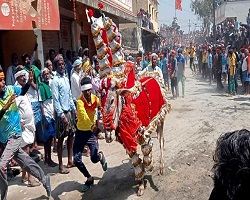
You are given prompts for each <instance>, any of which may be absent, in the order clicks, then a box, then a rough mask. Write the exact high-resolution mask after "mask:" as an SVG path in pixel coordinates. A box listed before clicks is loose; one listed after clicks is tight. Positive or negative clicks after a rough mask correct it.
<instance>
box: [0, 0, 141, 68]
mask: <svg viewBox="0 0 250 200" xmlns="http://www.w3.org/2000/svg"><path fill="white" fill-rule="evenodd" d="M45 1H47V2H48V4H46V5H47V7H46V5H45V4H41V6H42V8H43V9H44V8H45V7H46V9H47V11H48V12H49V11H51V9H52V7H51V5H50V4H49V3H51V2H54V3H55V4H56V5H57V10H59V13H58V16H56V17H55V16H54V15H53V16H52V14H54V13H55V12H56V11H54V12H52V11H51V12H50V15H49V14H47V15H46V16H43V17H44V19H46V20H47V21H48V20H50V22H51V23H53V24H56V26H54V27H49V28H47V29H43V28H41V27H40V26H38V27H37V29H39V30H38V31H37V32H38V35H39V36H38V38H36V36H35V34H34V31H33V28H34V27H32V26H33V22H32V21H36V22H39V23H40V22H41V23H43V24H45V20H44V19H43V20H42V21H41V20H40V21H39V19H38V20H37V19H36V18H32V19H29V18H27V19H26V22H27V23H28V24H29V27H21V28H20V29H19V30H16V29H15V28H13V27H12V26H11V25H10V26H9V27H7V28H6V27H5V26H3V24H0V64H1V66H2V68H3V69H4V71H6V70H7V68H8V66H9V65H10V64H11V54H12V53H17V54H18V56H19V62H20V63H21V55H23V54H24V53H28V54H31V53H32V52H33V49H34V46H35V43H36V42H37V43H38V50H37V54H36V58H38V59H40V60H41V63H42V65H44V62H45V61H46V60H47V59H48V52H49V50H50V49H54V50H55V51H56V53H59V49H60V48H63V49H64V51H65V52H66V51H67V50H71V51H78V48H79V47H80V46H81V47H83V48H89V51H90V56H91V57H92V56H93V55H94V54H95V53H96V49H95V45H94V42H93V37H92V33H91V29H90V24H89V23H88V21H87V16H86V12H85V9H92V10H93V11H94V16H95V17H98V16H100V12H99V9H98V2H99V1H98V0H76V1H72V0H71V1H70V0H60V1H58V0H44V1H41V0H38V5H39V6H40V3H42V2H45ZM12 2H20V1H18V0H13V1H12ZM102 2H103V4H104V9H103V12H104V13H105V15H106V16H108V17H110V18H111V19H112V20H113V21H114V22H115V23H116V24H117V25H118V26H119V25H120V24H122V23H136V21H137V18H136V15H135V14H134V13H133V12H132V0H102ZM0 4H1V5H2V4H4V5H5V1H4V0H0ZM18 6H19V7H20V5H17V6H16V7H18ZM39 6H37V5H35V6H34V5H32V3H31V7H32V9H34V11H37V13H38V10H39ZM9 8H10V9H11V8H12V4H11V3H10V4H9ZM55 10H56V9H55ZM29 12H30V11H29ZM13 13H14V14H13V15H17V12H16V13H15V11H14V12H13ZM20 13H21V12H20ZM4 14H5V13H2V17H5V16H4ZM28 14H30V15H32V13H28ZM32 17H34V16H32ZM0 19H1V13H0ZM4 19H5V18H4ZM1 23H2V21H1ZM7 23H8V22H4V25H5V24H7ZM9 23H11V22H9ZM46 23H48V22H46ZM31 24H32V26H31Z"/></svg>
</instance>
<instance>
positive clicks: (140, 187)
mask: <svg viewBox="0 0 250 200" xmlns="http://www.w3.org/2000/svg"><path fill="white" fill-rule="evenodd" d="M144 189H145V187H144V181H143V180H142V181H139V189H138V191H137V196H139V197H140V196H142V195H144Z"/></svg>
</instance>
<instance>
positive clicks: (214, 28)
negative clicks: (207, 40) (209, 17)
mask: <svg viewBox="0 0 250 200" xmlns="http://www.w3.org/2000/svg"><path fill="white" fill-rule="evenodd" d="M215 9H216V5H215V0H213V18H214V19H213V35H214V44H216V26H215Z"/></svg>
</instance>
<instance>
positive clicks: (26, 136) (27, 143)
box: [15, 65, 40, 187]
mask: <svg viewBox="0 0 250 200" xmlns="http://www.w3.org/2000/svg"><path fill="white" fill-rule="evenodd" d="M27 77H28V72H27V71H26V70H24V67H23V66H22V65H18V66H17V67H16V70H15V79H16V83H15V85H17V86H21V87H23V86H24V85H25V84H26V82H27ZM16 104H17V107H18V109H19V113H20V117H21V120H20V122H21V127H22V142H21V145H20V147H21V148H22V149H23V150H24V151H25V152H26V153H27V154H30V147H31V146H32V144H33V142H34V139H35V130H36V127H35V121H34V115H33V110H32V107H31V104H30V101H29V99H28V97H27V95H26V94H25V95H23V96H18V97H16ZM22 180H23V182H25V181H26V171H25V170H24V169H23V171H22ZM39 185H40V183H37V182H36V181H35V180H34V178H33V176H31V175H30V173H28V186H30V187H36V186H39Z"/></svg>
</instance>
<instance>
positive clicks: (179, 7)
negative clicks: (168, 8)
mask: <svg viewBox="0 0 250 200" xmlns="http://www.w3.org/2000/svg"><path fill="white" fill-rule="evenodd" d="M181 1H182V0H175V9H176V10H182V7H181Z"/></svg>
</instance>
